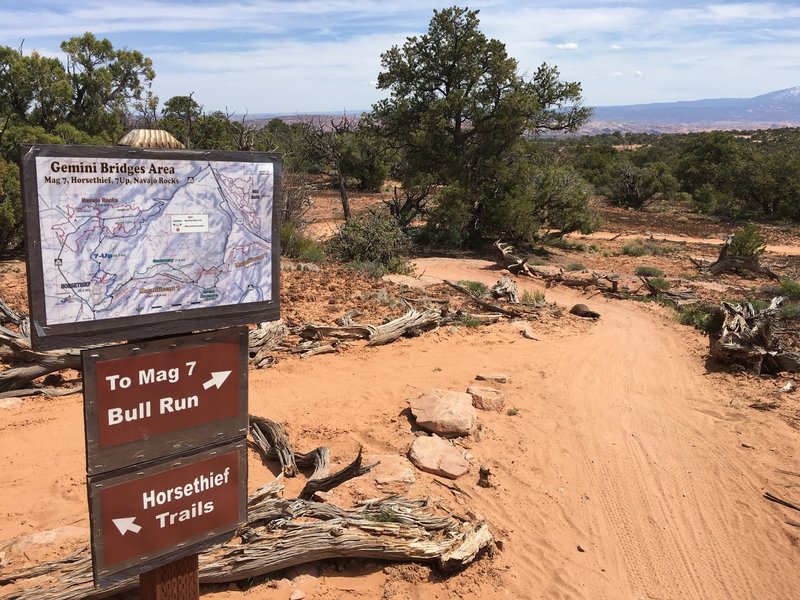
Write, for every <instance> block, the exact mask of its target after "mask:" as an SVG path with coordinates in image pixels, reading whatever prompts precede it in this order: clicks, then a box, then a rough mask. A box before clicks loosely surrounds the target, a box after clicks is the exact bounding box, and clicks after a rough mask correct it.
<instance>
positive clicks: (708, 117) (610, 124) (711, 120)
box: [579, 86, 800, 135]
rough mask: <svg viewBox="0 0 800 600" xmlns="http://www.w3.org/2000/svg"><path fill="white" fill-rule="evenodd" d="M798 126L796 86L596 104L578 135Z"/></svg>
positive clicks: (798, 89) (798, 90)
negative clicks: (751, 93)
mask: <svg viewBox="0 0 800 600" xmlns="http://www.w3.org/2000/svg"><path fill="white" fill-rule="evenodd" d="M798 126H800V86H796V87H791V88H787V89H785V90H779V91H777V92H770V93H768V94H763V95H761V96H756V97H754V98H717V99H708V100H692V101H685V102H658V103H654V104H630V105H627V106H598V107H595V109H594V114H593V116H592V119H591V121H590V122H589V123H588V124H587V125H586V126H584V127H583V128H582V129H581V130H580V132H579V133H580V134H583V135H586V134H598V133H612V132H614V131H619V132H621V133H626V132H647V133H685V132H689V131H706V130H711V129H727V130H730V129H773V128H777V127H798Z"/></svg>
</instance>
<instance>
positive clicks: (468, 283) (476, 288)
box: [458, 279, 489, 296]
mask: <svg viewBox="0 0 800 600" xmlns="http://www.w3.org/2000/svg"><path fill="white" fill-rule="evenodd" d="M458 285H460V286H461V287H465V288H467V289H468V290H469V291H470V292H472V293H473V294H475V295H476V296H483V295H484V294H485V293H486V292H487V291H489V288H488V287H486V284H484V283H481V282H480V281H472V280H469V279H462V280H461V281H459V282H458Z"/></svg>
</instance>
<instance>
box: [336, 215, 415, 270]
mask: <svg viewBox="0 0 800 600" xmlns="http://www.w3.org/2000/svg"><path fill="white" fill-rule="evenodd" d="M329 248H330V251H331V254H332V255H333V256H335V257H336V258H337V259H338V260H339V261H340V262H343V263H351V262H355V263H370V262H373V263H377V264H378V265H381V266H382V267H383V268H385V269H386V270H388V271H389V272H391V273H403V272H408V271H409V269H410V266H409V264H408V259H407V258H406V256H407V253H408V249H409V241H408V237H407V236H406V234H405V233H404V232H403V230H402V229H401V228H400V227H399V226H398V224H397V221H396V220H395V219H394V218H393V217H387V216H384V215H378V214H372V215H369V216H366V217H361V218H357V219H351V220H349V221H347V222H346V223H345V224H344V225H342V226H341V227H340V228H339V231H338V232H337V233H336V235H335V236H334V237H333V238H332V239H331V240H330V242H329Z"/></svg>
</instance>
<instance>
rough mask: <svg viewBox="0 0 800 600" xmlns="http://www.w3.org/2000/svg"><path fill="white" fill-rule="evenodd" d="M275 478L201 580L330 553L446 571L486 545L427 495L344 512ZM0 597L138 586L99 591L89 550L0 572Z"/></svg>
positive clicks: (55, 599) (93, 598)
mask: <svg viewBox="0 0 800 600" xmlns="http://www.w3.org/2000/svg"><path fill="white" fill-rule="evenodd" d="M281 489H282V486H281V485H280V483H279V482H273V483H272V484H269V485H268V486H265V488H262V489H261V490H258V491H257V492H256V493H255V494H254V495H253V496H252V497H251V498H250V501H249V503H248V523H247V525H245V526H243V527H242V528H240V529H239V531H238V532H237V535H236V537H235V538H234V540H233V541H231V542H229V543H226V544H222V545H219V546H216V547H214V548H212V549H210V550H208V551H207V552H204V553H203V554H201V555H200V583H202V584H210V583H230V582H235V581H242V580H247V579H250V578H252V577H259V576H263V575H266V574H268V573H273V572H275V571H280V570H282V569H286V568H288V567H292V566H296V565H300V564H305V563H309V562H314V561H319V560H325V559H332V558H362V559H369V560H387V561H414V562H422V563H433V564H436V565H437V566H438V567H439V568H440V569H441V570H443V571H446V572H450V571H456V570H458V569H461V568H463V567H465V566H466V565H468V564H470V563H471V562H472V561H474V560H475V559H476V558H477V557H478V556H479V555H480V554H481V552H482V551H483V550H488V551H491V549H492V544H493V536H492V534H491V532H490V531H489V528H488V527H487V526H486V524H484V523H481V522H476V523H469V522H461V521H459V520H457V519H456V518H454V517H453V516H451V515H441V514H437V513H436V512H435V507H434V506H433V505H432V504H431V503H430V501H428V500H412V499H406V498H398V497H388V498H382V499H379V500H372V501H368V502H365V503H363V504H361V505H360V506H358V507H357V508H356V509H352V510H345V509H341V508H338V507H336V506H332V505H329V504H321V503H319V502H309V501H307V500H302V499H299V498H298V499H291V500H287V499H283V498H280V497H279V496H278V494H279V493H280V491H281ZM0 584H2V585H3V587H2V588H0V600H82V599H87V600H97V599H100V598H107V597H108V596H110V595H113V594H116V593H120V592H122V591H125V590H128V589H132V588H135V587H136V585H138V580H137V579H130V580H128V581H125V582H122V583H120V584H118V585H116V586H114V587H111V588H106V589H103V590H100V589H97V588H95V587H94V584H93V582H92V570H91V557H90V555H89V549H88V548H84V549H82V550H81V551H80V552H78V553H76V554H74V555H72V556H70V557H68V558H65V559H63V560H60V561H54V562H51V563H47V564H45V565H40V566H38V567H35V568H34V569H26V570H24V571H19V572H17V573H9V574H5V575H4V576H2V578H0Z"/></svg>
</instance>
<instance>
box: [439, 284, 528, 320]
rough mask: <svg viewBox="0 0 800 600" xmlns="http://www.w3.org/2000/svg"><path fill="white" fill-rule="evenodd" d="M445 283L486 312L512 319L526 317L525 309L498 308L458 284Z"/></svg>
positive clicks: (518, 307)
mask: <svg viewBox="0 0 800 600" xmlns="http://www.w3.org/2000/svg"><path fill="white" fill-rule="evenodd" d="M445 283H446V284H447V285H449V286H450V287H451V288H453V289H455V290H458V291H459V292H461V293H462V294H464V295H465V296H467V297H469V298H470V299H472V301H473V302H474V303H475V304H477V305H478V306H480V307H481V308H483V309H484V310H488V311H489V312H494V313H500V314H501V315H505V316H507V317H512V318H515V319H516V318H520V317H522V316H524V312H523V308H522V307H520V306H519V305H517V306H515V307H514V309H513V310H511V309H508V308H503V307H502V306H498V305H497V304H492V303H491V302H487V301H486V300H482V299H481V298H479V297H478V296H476V295H475V294H473V293H472V292H471V291H470V290H468V289H467V288H465V287H464V286H463V285H458V284H457V283H455V282H453V281H448V280H445Z"/></svg>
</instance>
